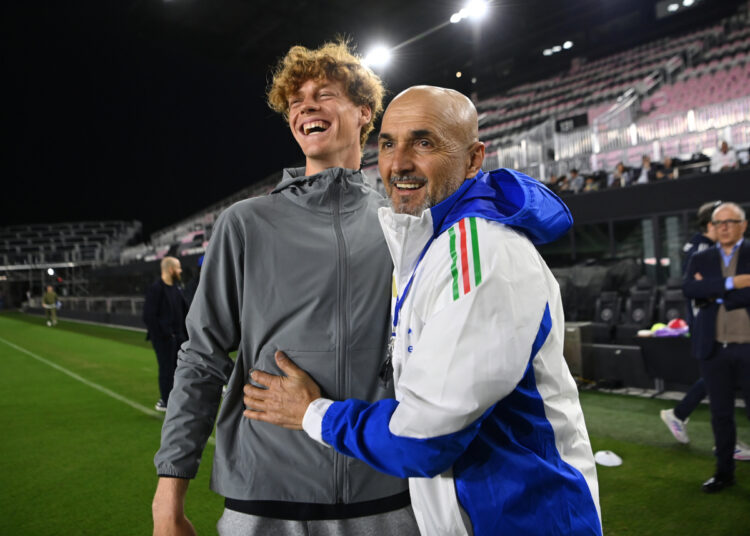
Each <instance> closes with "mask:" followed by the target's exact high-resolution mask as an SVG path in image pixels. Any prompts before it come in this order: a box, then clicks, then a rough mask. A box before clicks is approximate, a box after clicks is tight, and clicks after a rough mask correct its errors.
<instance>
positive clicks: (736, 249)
mask: <svg viewBox="0 0 750 536" xmlns="http://www.w3.org/2000/svg"><path fill="white" fill-rule="evenodd" d="M711 221H712V224H713V226H714V227H715V229H716V240H717V245H716V247H713V248H709V249H707V250H705V251H702V252H700V253H696V254H695V255H693V256H692V257H691V259H690V261H689V263H688V268H687V272H686V274H685V278H684V281H683V291H684V292H685V296H687V297H688V298H690V299H694V300H696V301H697V302H698V303H699V305H700V310H699V311H698V313H697V315H696V317H695V320H694V321H693V326H694V329H693V331H692V333H691V335H692V343H693V353H694V354H695V356H696V357H697V358H698V359H700V360H701V375H702V376H703V379H704V380H705V381H706V387H707V389H708V395H709V399H710V408H711V427H712V428H713V432H714V442H715V445H716V472H715V473H714V475H713V476H712V477H711V478H710V479H708V480H707V481H706V482H704V483H703V491H705V492H707V493H715V492H718V491H721V490H722V489H724V488H725V487H727V486H731V485H732V484H734V482H735V479H734V458H733V453H734V448H735V444H736V438H737V430H736V427H735V423H734V405H735V401H734V396H735V395H734V393H735V388H736V387H737V385H739V387H740V388H741V390H742V393H743V396H744V398H745V411H746V412H747V414H748V418H750V288H748V287H750V245H748V244H746V243H745V242H744V240H743V234H744V232H745V230H746V229H747V220H746V218H745V212H744V210H742V208H741V207H740V206H739V205H736V204H734V203H722V204H721V205H719V206H718V207H717V208H716V209H714V211H713V214H712V216H711Z"/></svg>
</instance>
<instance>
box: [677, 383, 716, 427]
mask: <svg viewBox="0 0 750 536" xmlns="http://www.w3.org/2000/svg"><path fill="white" fill-rule="evenodd" d="M707 394H708V393H707V392H706V381H705V380H704V379H703V378H700V379H699V380H698V381H697V382H695V383H694V384H693V386H692V387H691V388H690V389H689V390H688V392H687V393H685V396H684V397H682V400H680V403H679V404H677V405H676V406H675V407H674V416H675V417H677V418H678V419H680V420H681V421H684V420H685V419H687V418H688V417H690V414H691V413H693V411H695V408H697V407H698V404H700V403H701V400H703V399H704V398H706V395H707Z"/></svg>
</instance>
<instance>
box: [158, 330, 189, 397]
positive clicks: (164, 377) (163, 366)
mask: <svg viewBox="0 0 750 536" xmlns="http://www.w3.org/2000/svg"><path fill="white" fill-rule="evenodd" d="M182 342H183V340H182V339H180V338H178V337H169V338H168V339H162V338H159V339H152V340H151V344H152V345H153V347H154V351H155V352H156V361H157V362H158V363H159V394H160V395H161V399H162V400H163V401H164V403H165V404H166V403H167V401H168V400H169V393H170V392H171V391H172V386H173V385H174V371H175V369H176V368H177V352H178V350H179V349H180V345H181V344H182Z"/></svg>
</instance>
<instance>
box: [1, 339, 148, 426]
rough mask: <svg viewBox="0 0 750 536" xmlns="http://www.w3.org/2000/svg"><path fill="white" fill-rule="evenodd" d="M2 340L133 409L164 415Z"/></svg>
mask: <svg viewBox="0 0 750 536" xmlns="http://www.w3.org/2000/svg"><path fill="white" fill-rule="evenodd" d="M0 342H3V343H5V344H7V345H8V346H10V347H11V348H14V349H15V350H18V351H19V352H22V353H24V354H26V355H28V356H29V357H33V358H34V359H36V360H37V361H39V362H41V363H44V364H45V365H47V366H50V367H52V368H53V369H55V370H58V371H60V372H62V373H63V374H67V375H68V376H70V377H71V378H73V379H74V380H77V381H79V382H81V383H82V384H84V385H87V386H89V387H91V388H92V389H96V390H97V391H100V392H102V393H104V394H105V395H107V396H108V397H110V398H114V399H115V400H118V401H120V402H122V403H123V404H127V405H128V406H130V407H131V408H133V409H137V410H138V411H140V412H141V413H145V414H146V415H148V416H149V417H161V416H162V413H159V412H158V411H156V410H153V409H150V408H147V407H146V406H144V405H142V404H139V403H138V402H133V401H132V400H130V399H129V398H126V397H124V396H122V395H120V394H118V393H115V392H114V391H111V390H109V389H107V388H106V387H102V386H101V385H99V384H98V383H94V382H92V381H89V380H87V379H86V378H84V377H82V376H79V375H78V374H76V373H75V372H72V371H70V370H68V369H66V368H65V367H61V366H60V365H58V364H57V363H53V362H52V361H49V360H47V359H44V358H43V357H41V356H39V355H37V354H35V353H34V352H31V351H29V350H27V349H26V348H22V347H21V346H18V345H16V344H13V343H12V342H10V341H7V340H5V339H3V338H2V337H0Z"/></svg>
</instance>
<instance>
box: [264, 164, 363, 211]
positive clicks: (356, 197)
mask: <svg viewBox="0 0 750 536" xmlns="http://www.w3.org/2000/svg"><path fill="white" fill-rule="evenodd" d="M371 192H372V189H371V188H370V187H369V186H368V185H367V183H366V181H365V177H364V174H363V173H362V171H361V170H354V169H346V168H329V169H324V170H323V171H321V172H320V173H316V174H314V175H309V176H307V175H305V168H287V169H284V172H283V175H282V179H281V182H280V183H279V184H278V185H277V186H276V188H274V189H273V191H272V192H271V194H281V195H283V196H284V197H286V198H287V199H289V200H290V201H291V202H292V203H294V204H296V205H299V206H302V207H304V208H306V209H309V210H314V211H316V212H322V213H327V214H330V213H331V212H333V210H334V205H336V199H338V200H339V201H338V203H339V204H338V209H339V211H340V212H341V213H346V212H353V211H355V210H358V209H359V208H361V206H362V203H363V202H365V200H366V198H367V196H368V194H370V193H371Z"/></svg>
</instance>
